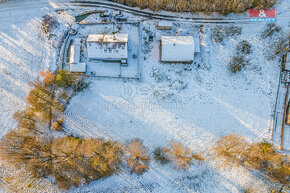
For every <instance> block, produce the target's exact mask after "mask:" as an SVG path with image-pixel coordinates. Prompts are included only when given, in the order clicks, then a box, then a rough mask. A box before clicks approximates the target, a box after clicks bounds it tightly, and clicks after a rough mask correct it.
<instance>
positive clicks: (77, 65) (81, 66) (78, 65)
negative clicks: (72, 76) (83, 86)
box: [69, 63, 86, 73]
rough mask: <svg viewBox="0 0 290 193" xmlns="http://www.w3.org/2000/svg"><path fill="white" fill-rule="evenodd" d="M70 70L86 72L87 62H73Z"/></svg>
mask: <svg viewBox="0 0 290 193" xmlns="http://www.w3.org/2000/svg"><path fill="white" fill-rule="evenodd" d="M69 70H70V72H81V73H85V72H86V64H85V63H73V64H70V69H69Z"/></svg>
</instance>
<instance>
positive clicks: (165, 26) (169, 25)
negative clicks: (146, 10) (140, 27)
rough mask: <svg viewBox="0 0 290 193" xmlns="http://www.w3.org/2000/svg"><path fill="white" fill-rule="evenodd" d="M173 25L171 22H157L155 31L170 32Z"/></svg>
mask: <svg viewBox="0 0 290 193" xmlns="http://www.w3.org/2000/svg"><path fill="white" fill-rule="evenodd" d="M172 26H173V23H172V22H171V21H162V20H161V21H159V23H158V25H157V29H159V30H171V29H172Z"/></svg>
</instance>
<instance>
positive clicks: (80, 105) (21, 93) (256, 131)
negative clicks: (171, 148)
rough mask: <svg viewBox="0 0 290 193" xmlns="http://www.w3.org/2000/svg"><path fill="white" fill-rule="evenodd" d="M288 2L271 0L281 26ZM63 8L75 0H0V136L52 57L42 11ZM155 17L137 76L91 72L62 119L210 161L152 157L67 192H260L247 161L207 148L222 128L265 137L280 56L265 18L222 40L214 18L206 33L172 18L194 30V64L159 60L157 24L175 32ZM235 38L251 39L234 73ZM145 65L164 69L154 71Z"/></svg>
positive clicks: (91, 132)
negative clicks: (176, 163) (184, 168)
mask: <svg viewBox="0 0 290 193" xmlns="http://www.w3.org/2000/svg"><path fill="white" fill-rule="evenodd" d="M289 4H290V2H289V0H284V1H281V3H279V4H278V6H277V10H278V24H279V25H281V26H282V27H283V30H285V31H287V30H288V31H289V15H290V14H289V10H290V5H289ZM60 8H65V9H67V8H72V7H71V5H70V4H67V3H65V2H63V1H47V0H39V1H38V3H33V1H25V2H22V1H15V2H12V3H8V4H3V5H0V15H1V19H0V23H1V27H0V53H1V55H0V107H1V108H0V112H1V113H0V126H1V133H0V135H1V136H3V135H4V134H5V133H6V132H7V131H8V130H9V129H12V128H14V127H15V126H16V125H15V122H14V121H12V119H11V117H12V114H13V113H14V112H15V111H16V110H18V109H22V108H24V107H25V105H26V103H25V96H26V95H27V93H28V91H29V85H28V83H29V81H31V80H35V79H36V78H37V77H38V74H39V71H40V70H45V69H55V67H56V66H55V61H56V50H55V49H54V48H52V47H51V46H50V44H49V43H48V42H47V40H46V39H45V37H44V36H43V35H42V33H41V17H42V16H43V15H45V14H46V13H48V12H50V11H53V10H55V9H60ZM73 8H74V9H77V11H69V10H68V13H71V14H76V12H82V11H85V10H83V9H81V8H78V7H73ZM91 9H92V8H91ZM91 9H89V10H91ZM165 13H166V12H165ZM58 17H59V19H60V21H61V20H62V19H63V23H65V22H67V21H68V20H71V18H70V17H69V16H68V15H66V14H58ZM136 18H137V17H136ZM136 18H135V19H136ZM279 18H280V20H279ZM287 18H288V19H287ZM156 23H157V21H154V20H146V21H143V22H142V23H141V25H142V26H143V27H144V29H149V30H150V31H152V32H153V33H154V34H155V38H154V42H149V44H148V45H146V46H145V45H144V47H142V48H141V50H142V52H141V54H140V55H139V58H140V66H141V68H140V73H141V80H140V81H137V80H130V81H129V80H127V81H124V80H120V79H103V78H91V79H90V81H91V82H92V84H91V85H90V87H89V88H88V89H87V90H85V91H84V92H82V93H80V94H78V95H77V96H75V97H74V98H73V99H72V101H71V102H70V105H69V106H68V109H67V111H66V113H65V129H66V131H69V132H71V133H73V134H75V135H79V136H84V137H103V138H106V139H112V140H117V141H121V142H124V141H126V140H128V139H132V138H135V137H139V138H141V139H143V140H144V144H145V145H146V146H147V147H148V149H149V151H150V153H152V152H153V151H154V148H156V147H158V146H161V145H167V144H168V142H169V140H172V139H173V140H177V141H180V142H182V143H184V144H186V145H188V146H189V147H190V148H191V149H192V150H194V151H196V152H203V153H204V155H205V157H206V158H208V161H207V162H205V163H203V164H201V165H198V164H197V163H196V164H194V166H192V167H191V169H190V170H189V171H188V172H178V171H175V170H174V169H173V167H172V166H171V165H166V166H162V165H160V164H158V163H156V162H155V161H152V163H151V165H150V171H149V172H147V173H145V174H144V175H142V176H140V177H138V176H135V175H130V174H129V173H128V172H122V173H120V174H117V175H114V176H112V177H109V178H106V179H103V180H100V181H95V182H92V183H90V184H89V185H86V186H82V187H79V188H76V189H73V190H72V192H110V193H117V192H155V193H160V192H166V193H167V192H241V191H242V190H243V188H247V187H252V188H255V189H256V191H257V192H266V191H267V186H266V185H265V183H264V182H263V181H261V180H259V179H257V178H256V177H254V176H253V174H251V173H249V172H248V171H243V169H241V168H240V169H239V168H233V169H230V168H229V169H219V168H218V167H217V162H216V161H210V157H211V155H210V153H209V149H210V147H211V146H212V145H213V144H214V143H215V142H216V140H217V139H218V138H219V137H220V136H224V135H227V134H232V133H234V134H242V135H243V136H245V137H246V139H247V140H249V141H260V140H263V139H265V140H271V136H272V128H273V111H274V106H275V99H276V91H277V87H278V81H279V71H280V68H279V65H280V63H279V62H278V61H268V60H267V59H266V57H265V55H266V54H267V49H268V47H269V45H270V44H269V42H270V40H269V39H265V40H260V33H261V31H262V30H263V29H264V27H265V25H266V24H265V23H247V24H239V23H237V24H235V25H236V26H240V27H242V30H243V32H242V34H241V35H240V36H236V37H233V38H229V39H225V40H224V42H223V44H221V43H215V42H213V41H212V36H211V34H212V33H211V32H212V29H213V28H214V27H215V24H205V25H204V26H205V33H204V34H203V33H199V27H200V26H199V25H195V24H192V23H188V22H185V23H182V22H178V23H175V28H174V29H176V30H177V31H178V32H179V33H180V34H185V35H186V34H187V35H192V36H194V37H198V36H199V37H200V38H201V45H202V47H201V53H200V54H197V55H196V61H195V62H194V63H192V64H162V63H159V61H158V58H159V43H158V41H159V40H160V36H161V35H162V34H166V35H172V34H171V33H172V32H162V31H158V30H156V27H155V26H156ZM228 25H229V24H225V25H223V26H228ZM141 28H142V27H141ZM142 35H146V33H145V32H144V34H142ZM241 40H248V41H249V42H250V43H251V45H252V47H253V53H251V54H250V56H249V60H250V64H249V65H248V66H247V67H246V69H245V70H244V71H242V72H240V73H237V74H231V73H230V72H229V70H228V66H227V64H228V62H229V61H230V59H231V57H232V56H234V55H235V52H236V51H235V49H236V44H237V43H238V42H240V41H241ZM141 41H142V42H143V43H144V41H145V40H144V39H143V38H141ZM152 71H155V72H158V74H160V75H162V77H163V78H162V79H161V80H159V81H156V80H155V78H154V77H151V74H152ZM166 77H169V80H167V79H166ZM2 169H5V167H2ZM3 191H4V190H3ZM45 191H48V190H45ZM51 191H55V190H53V189H51ZM40 192H41V190H40Z"/></svg>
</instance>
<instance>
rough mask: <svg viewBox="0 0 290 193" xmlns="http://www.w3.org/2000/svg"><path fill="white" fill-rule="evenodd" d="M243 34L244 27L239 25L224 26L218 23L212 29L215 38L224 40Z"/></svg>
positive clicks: (216, 40) (217, 40)
mask: <svg viewBox="0 0 290 193" xmlns="http://www.w3.org/2000/svg"><path fill="white" fill-rule="evenodd" d="M241 34H242V28H241V27H238V26H229V27H223V26H220V25H217V26H215V27H214V28H213V30H212V35H213V40H214V41H215V42H222V41H223V40H224V39H225V38H229V37H233V36H238V35H241Z"/></svg>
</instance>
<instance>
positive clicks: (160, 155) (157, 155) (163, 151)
mask: <svg viewBox="0 0 290 193" xmlns="http://www.w3.org/2000/svg"><path fill="white" fill-rule="evenodd" d="M167 153H168V149H167V148H165V147H157V148H156V149H155V150H154V153H153V155H154V160H155V161H157V162H159V163H161V164H166V163H168V162H169V161H170V160H169V156H168V154H167Z"/></svg>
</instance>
